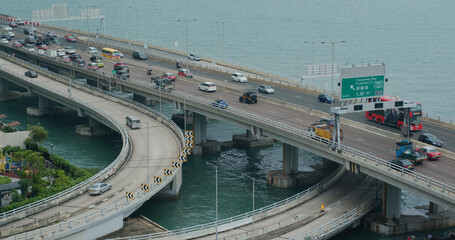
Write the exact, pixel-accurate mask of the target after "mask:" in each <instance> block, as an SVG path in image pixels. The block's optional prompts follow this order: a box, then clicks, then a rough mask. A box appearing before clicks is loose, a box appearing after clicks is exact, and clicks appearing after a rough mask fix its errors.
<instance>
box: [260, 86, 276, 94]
mask: <svg viewBox="0 0 455 240" xmlns="http://www.w3.org/2000/svg"><path fill="white" fill-rule="evenodd" d="M258 91H259V92H261V93H266V94H272V93H274V92H275V90H274V89H273V88H272V87H271V86H269V85H261V86H259V88H258Z"/></svg>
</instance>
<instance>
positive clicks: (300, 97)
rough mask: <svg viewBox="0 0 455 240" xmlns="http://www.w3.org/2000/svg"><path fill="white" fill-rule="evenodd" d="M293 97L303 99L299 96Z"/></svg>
mask: <svg viewBox="0 0 455 240" xmlns="http://www.w3.org/2000/svg"><path fill="white" fill-rule="evenodd" d="M295 97H296V98H303V97H301V96H295Z"/></svg>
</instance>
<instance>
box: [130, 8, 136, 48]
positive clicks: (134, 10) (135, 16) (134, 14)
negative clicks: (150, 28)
mask: <svg viewBox="0 0 455 240" xmlns="http://www.w3.org/2000/svg"><path fill="white" fill-rule="evenodd" d="M129 8H131V9H132V8H133V7H129ZM134 16H135V17H136V27H135V30H136V39H135V40H136V42H137V8H136V6H134Z"/></svg>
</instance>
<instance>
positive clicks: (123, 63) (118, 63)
mask: <svg viewBox="0 0 455 240" xmlns="http://www.w3.org/2000/svg"><path fill="white" fill-rule="evenodd" d="M117 66H127V65H126V62H117V63H116V64H114V67H117Z"/></svg>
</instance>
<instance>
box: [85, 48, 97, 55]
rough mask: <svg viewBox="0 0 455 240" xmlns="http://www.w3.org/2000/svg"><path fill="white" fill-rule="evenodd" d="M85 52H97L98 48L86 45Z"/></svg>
mask: <svg viewBox="0 0 455 240" xmlns="http://www.w3.org/2000/svg"><path fill="white" fill-rule="evenodd" d="M87 52H88V53H92V54H96V53H98V50H97V49H96V48H95V47H88V49H87Z"/></svg>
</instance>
